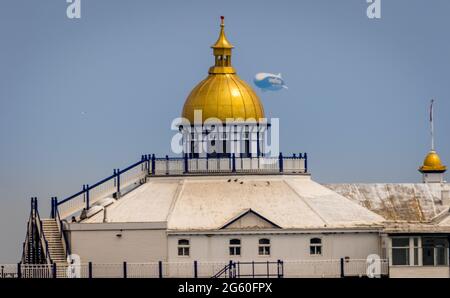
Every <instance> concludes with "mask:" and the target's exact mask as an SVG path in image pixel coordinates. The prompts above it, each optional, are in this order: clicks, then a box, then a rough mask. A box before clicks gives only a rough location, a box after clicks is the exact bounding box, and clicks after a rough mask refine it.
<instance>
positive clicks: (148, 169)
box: [147, 154, 152, 175]
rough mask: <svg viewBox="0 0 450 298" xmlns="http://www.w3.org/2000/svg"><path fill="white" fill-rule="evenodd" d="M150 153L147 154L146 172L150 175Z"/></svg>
mask: <svg viewBox="0 0 450 298" xmlns="http://www.w3.org/2000/svg"><path fill="white" fill-rule="evenodd" d="M150 160H151V155H150V154H147V174H148V175H150V174H151V173H152V169H151V164H150V163H151V161H150Z"/></svg>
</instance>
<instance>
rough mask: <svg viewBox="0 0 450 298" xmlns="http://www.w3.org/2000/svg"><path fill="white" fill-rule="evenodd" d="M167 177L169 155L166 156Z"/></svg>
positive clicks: (167, 172) (167, 173)
mask: <svg viewBox="0 0 450 298" xmlns="http://www.w3.org/2000/svg"><path fill="white" fill-rule="evenodd" d="M166 175H169V155H166Z"/></svg>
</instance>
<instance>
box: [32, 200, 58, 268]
mask: <svg viewBox="0 0 450 298" xmlns="http://www.w3.org/2000/svg"><path fill="white" fill-rule="evenodd" d="M34 211H35V216H36V221H37V224H36V227H37V233H38V236H39V239H40V241H41V245H42V249H43V250H44V255H45V259H46V261H47V264H52V263H53V261H52V258H51V256H50V253H49V249H48V241H47V239H46V238H45V235H44V232H43V229H42V220H41V217H40V216H39V210H38V209H37V208H35V210H34Z"/></svg>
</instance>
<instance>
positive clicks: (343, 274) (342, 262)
mask: <svg viewBox="0 0 450 298" xmlns="http://www.w3.org/2000/svg"><path fill="white" fill-rule="evenodd" d="M343 277H345V272H344V258H341V278H343Z"/></svg>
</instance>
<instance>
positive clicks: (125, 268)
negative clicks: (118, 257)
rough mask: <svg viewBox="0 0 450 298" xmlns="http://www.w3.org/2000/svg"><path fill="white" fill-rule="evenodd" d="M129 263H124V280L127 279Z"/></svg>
mask: <svg viewBox="0 0 450 298" xmlns="http://www.w3.org/2000/svg"><path fill="white" fill-rule="evenodd" d="M127 276H128V274H127V262H123V278H127Z"/></svg>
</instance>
